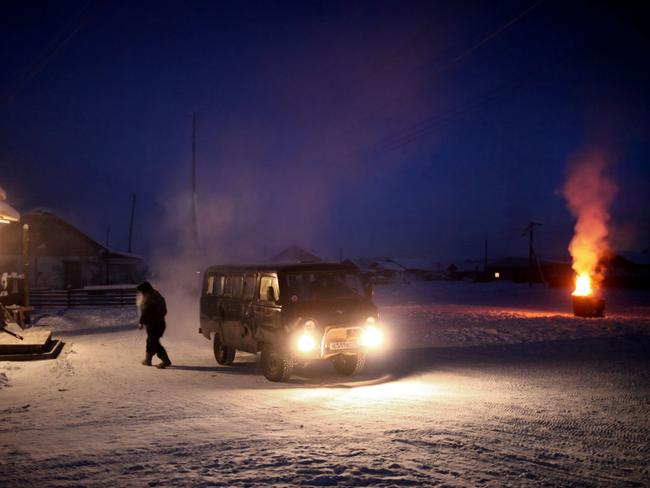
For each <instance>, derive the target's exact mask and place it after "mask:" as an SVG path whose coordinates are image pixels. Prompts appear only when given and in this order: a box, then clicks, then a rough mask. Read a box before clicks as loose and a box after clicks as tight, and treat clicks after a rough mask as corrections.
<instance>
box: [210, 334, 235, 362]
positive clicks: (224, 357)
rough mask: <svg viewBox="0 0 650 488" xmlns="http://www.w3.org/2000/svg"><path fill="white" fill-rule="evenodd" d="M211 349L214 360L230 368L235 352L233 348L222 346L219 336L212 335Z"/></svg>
mask: <svg viewBox="0 0 650 488" xmlns="http://www.w3.org/2000/svg"><path fill="white" fill-rule="evenodd" d="M212 349H213V351H214V358H215V359H216V360H217V362H218V363H219V364H222V365H224V366H230V365H231V364H232V363H233V362H234V361H235V352H237V350H236V349H235V348H234V347H229V346H224V345H223V343H222V342H221V338H220V337H219V334H215V335H214V340H213V342H212Z"/></svg>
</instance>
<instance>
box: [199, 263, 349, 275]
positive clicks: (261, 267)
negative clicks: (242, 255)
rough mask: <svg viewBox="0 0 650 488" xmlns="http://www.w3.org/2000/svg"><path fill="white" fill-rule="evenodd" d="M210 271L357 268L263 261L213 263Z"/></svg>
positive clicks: (343, 269) (285, 270) (342, 269)
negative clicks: (221, 264) (261, 262)
mask: <svg viewBox="0 0 650 488" xmlns="http://www.w3.org/2000/svg"><path fill="white" fill-rule="evenodd" d="M211 271H226V272H227V271H229V272H233V271H267V272H276V273H290V272H294V273H295V272H300V271H304V272H308V271H359V268H358V267H357V266H356V265H355V264H352V263H323V262H319V263H286V264H281V263H278V264H276V263H263V264H241V265H236V264H229V265H223V266H220V265H215V266H210V267H209V268H207V269H206V273H207V272H211Z"/></svg>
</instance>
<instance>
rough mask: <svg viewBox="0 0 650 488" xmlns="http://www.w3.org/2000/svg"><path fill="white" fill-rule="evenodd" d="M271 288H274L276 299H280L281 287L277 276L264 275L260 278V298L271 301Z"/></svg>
mask: <svg viewBox="0 0 650 488" xmlns="http://www.w3.org/2000/svg"><path fill="white" fill-rule="evenodd" d="M269 288H273V292H274V294H275V299H276V300H278V299H279V298H280V288H279V287H278V279H277V278H276V277H275V276H262V278H261V279H260V294H259V297H260V300H264V301H271V299H270V297H269Z"/></svg>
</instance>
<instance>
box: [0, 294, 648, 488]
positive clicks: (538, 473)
mask: <svg viewBox="0 0 650 488" xmlns="http://www.w3.org/2000/svg"><path fill="white" fill-rule="evenodd" d="M400 307H403V306H402V305H395V306H394V307H387V308H386V309H385V312H386V313H385V314H384V316H387V315H391V314H392V316H393V317H394V318H395V319H397V320H401V322H399V323H400V324H402V325H400V330H399V334H401V335H402V336H403V337H410V338H415V337H417V336H418V334H419V332H418V331H421V330H422V329H421V327H425V325H424V324H427V323H428V324H429V326H428V327H429V328H430V329H431V330H433V331H434V332H435V329H436V324H435V323H433V322H431V321H430V319H431V317H432V315H431V313H430V312H432V311H437V312H436V313H438V314H439V315H435V314H434V315H433V316H435V317H438V319H437V320H440V321H441V322H440V323H438V325H439V327H438V328H439V329H440V330H447V329H454V327H455V328H456V329H474V332H475V333H474V334H473V335H470V336H469V337H471V341H468V342H466V343H463V344H462V346H463V347H459V346H458V345H457V344H456V343H454V341H455V340H456V339H455V338H456V336H455V335H453V334H452V335H451V336H446V335H444V334H442V333H441V332H440V331H438V332H436V333H435V334H433V333H432V334H433V335H431V336H429V337H428V338H427V337H420V340H419V342H418V344H417V347H415V346H408V347H406V348H405V349H397V350H394V351H392V352H390V353H386V354H385V355H383V356H375V357H373V358H371V360H370V362H369V368H368V370H367V371H366V372H365V373H364V375H363V376H362V377H360V378H357V379H356V380H357V381H355V382H353V383H344V381H346V380H345V379H344V378H342V377H340V376H337V375H336V374H335V373H334V372H333V371H332V370H331V369H330V368H329V367H327V365H325V366H314V367H311V368H309V369H308V370H306V371H302V372H299V373H298V374H297V375H296V378H295V380H294V381H293V382H292V383H291V384H284V385H283V384H273V383H269V382H267V381H266V380H265V379H264V377H263V376H261V375H260V374H259V372H258V369H257V365H256V364H255V363H254V358H253V357H252V356H249V355H241V356H239V357H238V360H237V361H238V364H237V365H236V366H235V367H232V368H220V367H217V365H216V363H215V361H214V358H213V357H212V355H211V348H210V343H209V342H208V341H206V340H205V339H202V338H201V337H198V336H196V337H194V336H191V337H189V338H187V337H186V338H181V337H175V336H174V334H173V333H170V336H169V337H166V340H165V343H166V345H167V346H168V348H169V351H170V355H171V357H172V360H173V361H174V363H175V367H174V368H172V369H169V370H165V371H160V370H157V369H155V368H146V367H143V366H141V365H140V364H139V361H140V360H141V355H142V349H143V341H144V336H143V333H142V332H140V331H137V330H130V329H126V328H121V327H115V326H113V327H112V328H110V329H99V330H95V331H93V330H84V331H83V333H79V332H78V331H77V332H75V331H74V330H70V331H69V332H67V333H66V335H65V340H66V342H67V346H66V349H65V352H64V353H63V354H62V356H61V357H60V358H59V359H58V360H56V361H45V362H34V363H6V362H4V363H0V413H1V414H2V417H1V418H2V421H1V422H0V486H45V485H47V486H143V485H160V486H214V485H224V486H236V485H249V486H250V485H253V486H254V485H268V484H275V485H297V484H307V485H354V486H364V485H366V486H369V485H372V486H397V485H447V486H545V485H546V486H560V485H561V486H647V485H649V484H650V470H649V468H648V465H650V354H649V352H650V334H649V333H648V332H647V330H648V329H647V326H646V325H647V322H646V320H647V319H645V318H644V319H642V320H638V319H637V320H635V321H633V320H632V319H628V318H625V317H623V318H619V319H611V323H609V325H603V324H604V322H598V321H592V322H591V323H588V324H587V323H585V324H582V325H579V326H576V323H577V322H576V321H573V319H571V318H569V317H565V318H564V319H561V320H560V322H559V323H560V324H563V323H564V322H562V320H566V324H564V325H557V324H558V320H557V319H553V318H549V317H554V316H555V314H551V315H549V314H548V313H547V314H540V315H535V314H533V315H530V316H529V315H526V314H524V315H523V316H522V315H519V314H518V313H514V314H513V313H510V312H508V313H507V314H505V315H503V314H499V313H497V311H496V310H494V313H496V315H498V317H496V318H495V320H497V319H498V320H499V321H500V322H499V324H500V325H498V326H494V324H491V325H490V324H487V325H483V326H480V325H474V326H471V327H470V326H469V325H468V324H470V323H472V322H473V321H474V320H475V319H476V320H478V319H479V318H480V314H481V313H483V312H481V309H480V307H479V306H477V307H479V308H477V307H467V310H465V312H464V314H463V312H462V311H461V310H458V309H456V308H454V307H453V306H449V307H448V308H446V309H445V306H443V305H435V304H429V305H416V307H425V308H426V309H427V310H428V313H427V314H425V315H426V317H427V319H426V320H422V321H417V320H415V321H411V319H408V318H406V317H408V314H409V313H411V312H413V311H414V310H416V309H413V308H408V309H407V308H400ZM427 307H428V308H427ZM436 307H437V308H436ZM434 309H435V310H434ZM400 311H401V312H402V314H401V315H400V313H399V312H400ZM484 311H485V310H484ZM474 313H476V314H478V315H477V316H476V317H474V318H472V314H474ZM126 315H128V314H126ZM126 315H125V316H126ZM117 316H118V318H120V319H124V317H125V316H120V315H119V314H118V315H117ZM535 317H538V318H540V317H541V318H540V320H542V321H541V322H535V320H536V319H535ZM458 320H465V321H466V322H464V323H461V324H460V326H459V323H458ZM531 320H532V321H533V322H530V321H531ZM488 322H489V320H488ZM578 322H580V323H582V321H578ZM572 323H573V325H571V324H572ZM409 324H411V325H412V328H411V329H409ZM531 324H532V325H531ZM617 324H618V325H617ZM61 325H65V324H61ZM617 327H618V328H617ZM63 328H65V327H63ZM69 329H74V328H73V327H69ZM77 329H79V327H77ZM487 329H495V331H496V332H495V333H493V334H492V335H493V336H494V337H496V338H498V340H496V341H492V342H490V341H487V342H485V343H484V344H481V345H479V346H478V347H467V346H470V345H474V342H473V341H482V340H486V337H487V336H484V334H487V333H486V332H481V331H483V330H487ZM107 330H108V331H107ZM507 330H524V331H526V330H530V331H537V332H535V333H534V334H533V335H532V336H527V335H526V334H525V333H523V332H520V335H519V336H516V337H514V336H508V335H507V334H505V335H504V332H503V331H507ZM571 330H575V331H578V332H576V333H575V334H574V333H572V332H567V331H571ZM91 332H95V333H91ZM479 332H480V333H479ZM537 333H539V334H541V335H535V334H537ZM399 334H397V335H399ZM436 334H437V335H436ZM445 334H447V332H445ZM576 334H577V335H576ZM440 337H447V338H448V339H449V337H451V339H449V343H450V344H437V343H435V341H436V340H437V339H436V338H440ZM538 337H542V338H544V337H550V338H551V339H549V340H545V341H542V342H536V338H538ZM565 339H566V340H565ZM430 340H431V341H433V342H428V341H430Z"/></svg>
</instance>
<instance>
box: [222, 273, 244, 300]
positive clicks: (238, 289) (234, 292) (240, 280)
mask: <svg viewBox="0 0 650 488" xmlns="http://www.w3.org/2000/svg"><path fill="white" fill-rule="evenodd" d="M243 287H244V277H243V276H242V275H228V276H226V291H225V293H224V295H225V296H227V297H233V298H241V295H242V290H243Z"/></svg>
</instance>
